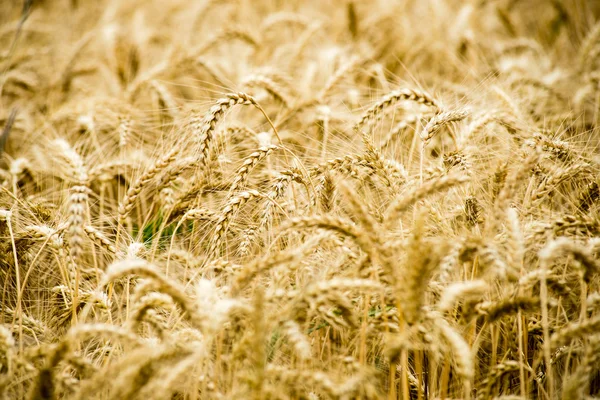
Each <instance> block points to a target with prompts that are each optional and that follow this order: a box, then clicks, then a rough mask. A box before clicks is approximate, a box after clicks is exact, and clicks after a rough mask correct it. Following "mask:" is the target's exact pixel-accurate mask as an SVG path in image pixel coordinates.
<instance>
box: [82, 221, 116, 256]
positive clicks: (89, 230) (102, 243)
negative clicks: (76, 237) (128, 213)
mask: <svg viewBox="0 0 600 400" xmlns="http://www.w3.org/2000/svg"><path fill="white" fill-rule="evenodd" d="M83 230H84V231H85V233H86V234H87V235H88V237H89V238H90V239H91V240H92V241H93V242H94V243H96V244H97V245H98V246H99V247H103V248H105V249H106V250H108V251H109V252H111V253H113V254H116V253H117V248H116V247H115V245H114V244H113V242H111V241H110V239H109V238H107V237H106V236H105V235H104V234H103V233H102V232H100V231H99V230H98V229H96V228H94V227H93V226H91V225H86V226H84V228H83Z"/></svg>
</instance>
